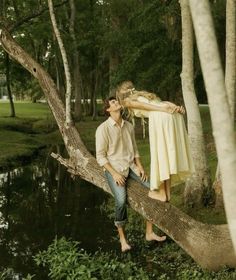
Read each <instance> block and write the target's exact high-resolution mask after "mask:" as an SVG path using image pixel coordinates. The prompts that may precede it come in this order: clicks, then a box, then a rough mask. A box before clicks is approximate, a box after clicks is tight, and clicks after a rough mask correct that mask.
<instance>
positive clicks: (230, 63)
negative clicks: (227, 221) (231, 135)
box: [214, 0, 236, 207]
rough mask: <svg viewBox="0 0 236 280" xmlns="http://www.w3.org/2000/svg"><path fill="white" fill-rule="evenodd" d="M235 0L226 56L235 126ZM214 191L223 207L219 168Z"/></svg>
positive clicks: (231, 3) (228, 14)
mask: <svg viewBox="0 0 236 280" xmlns="http://www.w3.org/2000/svg"><path fill="white" fill-rule="evenodd" d="M235 28H236V26H235V0H227V2H226V47H225V51H226V55H225V58H226V59H225V86H226V93H227V98H228V102H229V106H230V113H231V118H232V122H233V124H234V111H235V110H234V107H235V58H236V53H235V52H236V41H235V40H236V30H235ZM214 189H215V193H216V203H215V205H216V207H222V206H223V194H222V187H221V175H220V168H219V165H218V166H217V171H216V176H215V182H214Z"/></svg>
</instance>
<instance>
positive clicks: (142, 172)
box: [134, 157, 148, 182]
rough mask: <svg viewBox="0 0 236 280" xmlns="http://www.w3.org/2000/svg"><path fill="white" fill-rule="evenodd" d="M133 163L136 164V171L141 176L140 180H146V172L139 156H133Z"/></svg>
mask: <svg viewBox="0 0 236 280" xmlns="http://www.w3.org/2000/svg"><path fill="white" fill-rule="evenodd" d="M134 163H135V164H136V166H137V169H138V172H139V176H140V177H141V180H142V181H143V182H145V181H147V179H148V176H147V174H146V172H145V170H144V168H143V165H142V163H141V161H140V157H136V158H134Z"/></svg>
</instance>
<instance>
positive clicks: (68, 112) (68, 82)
mask: <svg viewBox="0 0 236 280" xmlns="http://www.w3.org/2000/svg"><path fill="white" fill-rule="evenodd" d="M48 7H49V12H50V17H51V21H52V26H53V30H54V33H55V35H56V38H57V41H58V45H59V48H60V51H61V56H62V60H63V65H64V69H65V75H66V118H65V122H66V124H67V125H70V124H71V122H72V119H71V75H70V69H69V63H68V59H67V55H66V50H65V48H64V44H63V42H62V39H61V35H60V32H59V29H58V27H57V22H56V17H55V14H54V10H53V3H52V0H48Z"/></svg>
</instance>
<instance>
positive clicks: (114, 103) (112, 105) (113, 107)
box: [107, 99, 121, 113]
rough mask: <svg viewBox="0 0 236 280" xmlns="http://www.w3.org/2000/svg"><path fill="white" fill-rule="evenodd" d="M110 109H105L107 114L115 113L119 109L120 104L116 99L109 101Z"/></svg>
mask: <svg viewBox="0 0 236 280" xmlns="http://www.w3.org/2000/svg"><path fill="white" fill-rule="evenodd" d="M109 104H110V107H109V108H108V109H107V111H108V112H110V113H111V112H116V111H119V110H120V109H121V105H120V103H119V102H118V101H117V100H116V99H112V100H110V101H109Z"/></svg>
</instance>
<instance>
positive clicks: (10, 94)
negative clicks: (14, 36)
mask: <svg viewBox="0 0 236 280" xmlns="http://www.w3.org/2000/svg"><path fill="white" fill-rule="evenodd" d="M5 65H6V84H7V94H8V98H9V101H10V108H11V114H10V117H13V118H14V117H15V116H16V113H15V106H14V102H13V97H12V92H11V78H10V60H9V54H8V53H6V64H5Z"/></svg>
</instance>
